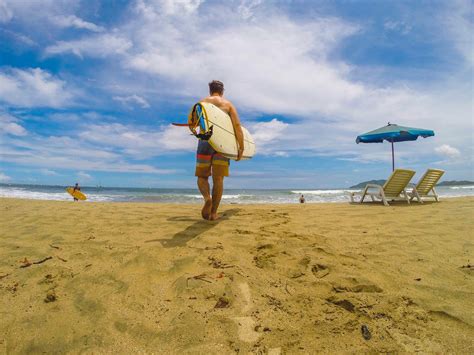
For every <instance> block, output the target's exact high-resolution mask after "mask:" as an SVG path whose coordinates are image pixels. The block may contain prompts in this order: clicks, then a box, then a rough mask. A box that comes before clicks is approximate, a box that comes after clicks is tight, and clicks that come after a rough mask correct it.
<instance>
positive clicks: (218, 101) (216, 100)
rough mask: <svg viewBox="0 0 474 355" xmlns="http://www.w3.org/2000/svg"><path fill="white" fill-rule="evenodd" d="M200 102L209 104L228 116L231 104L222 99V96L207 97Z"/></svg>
mask: <svg viewBox="0 0 474 355" xmlns="http://www.w3.org/2000/svg"><path fill="white" fill-rule="evenodd" d="M201 102H209V103H210V104H213V105H216V106H217V107H219V108H220V109H221V110H222V111H224V112H226V113H227V114H229V115H230V113H231V108H232V103H231V102H230V101H229V100H226V99H224V98H223V97H222V96H208V97H206V98H205V99H202V100H201Z"/></svg>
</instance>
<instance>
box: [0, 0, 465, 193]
mask: <svg viewBox="0 0 474 355" xmlns="http://www.w3.org/2000/svg"><path fill="white" fill-rule="evenodd" d="M472 13H473V9H472V2H470V1H449V2H448V1H416V2H413V1H388V0H387V1H375V0H372V1H329V0H328V1H316V0H312V1H305V0H300V1H290V0H285V1H284V0H281V1H259V0H239V1H237V0H235V1H226V2H222V1H211V0H207V1H206V0H130V1H124V0H115V1H114V0H108V1H101V2H100V1H88V0H87V1H85V0H84V1H80V0H43V1H39V0H38V1H32V0H21V1H17V0H0V43H1V46H0V125H1V126H0V182H10V183H37V184H72V183H74V182H76V181H79V182H80V183H82V184H83V185H97V184H101V185H103V186H139V187H193V186H194V185H195V178H194V150H195V146H196V143H197V142H196V140H195V139H194V138H193V137H192V136H190V135H189V134H188V132H187V131H186V130H185V129H182V128H175V127H172V126H171V125H170V123H171V122H175V121H184V120H185V117H186V115H187V112H188V111H189V109H190V107H191V106H192V105H193V104H194V103H195V102H196V101H198V100H199V99H200V98H202V97H204V96H206V94H207V90H208V87H207V83H208V82H209V81H210V80H212V79H219V80H222V81H223V82H224V83H225V86H226V97H227V98H228V99H230V100H231V101H233V102H234V104H235V105H236V106H237V109H238V110H239V113H240V116H241V120H242V122H243V123H244V125H245V126H246V127H247V128H248V129H249V130H250V132H251V133H252V134H253V135H254V137H255V140H256V143H257V150H258V153H257V155H256V156H255V158H254V159H252V160H250V161H244V162H232V164H231V178H228V179H227V180H226V186H228V187H233V188H245V187H250V188H286V187H288V188H317V187H343V186H348V185H351V184H354V183H357V182H359V181H362V180H367V179H373V178H384V177H386V176H387V175H388V174H389V173H390V170H391V162H390V160H391V155H390V145H389V144H388V143H384V144H359V145H357V144H355V137H356V136H357V135H358V134H360V133H363V132H367V131H370V130H372V129H375V128H378V127H381V126H383V125H385V124H386V123H387V122H388V121H390V122H393V123H398V124H401V125H405V126H412V127H421V128H429V129H434V130H435V132H436V136H435V137H432V138H428V139H419V140H418V141H416V142H404V143H400V144H397V145H396V165H397V166H398V167H405V168H413V169H415V170H417V171H418V172H419V173H418V174H420V175H421V174H422V173H423V171H424V170H425V169H426V168H428V167H437V168H442V169H445V170H446V171H447V173H446V175H445V178H446V179H448V180H453V179H474V176H473V175H474V173H473V132H474V131H473V63H474V60H473V40H472V33H473V20H472V18H473V17H472Z"/></svg>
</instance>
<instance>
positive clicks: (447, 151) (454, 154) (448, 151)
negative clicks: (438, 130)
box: [435, 144, 461, 158]
mask: <svg viewBox="0 0 474 355" xmlns="http://www.w3.org/2000/svg"><path fill="white" fill-rule="evenodd" d="M435 151H436V153H438V154H440V155H442V156H445V157H448V158H458V157H460V156H461V152H460V151H459V149H457V148H454V147H452V146H450V145H449V144H443V145H440V146H439V147H436V148H435Z"/></svg>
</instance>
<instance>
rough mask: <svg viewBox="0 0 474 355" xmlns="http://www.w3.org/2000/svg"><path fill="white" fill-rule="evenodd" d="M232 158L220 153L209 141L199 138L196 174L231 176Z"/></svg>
mask: <svg viewBox="0 0 474 355" xmlns="http://www.w3.org/2000/svg"><path fill="white" fill-rule="evenodd" d="M229 165H230V160H229V158H226V157H224V156H222V155H220V154H219V153H217V152H216V151H215V150H214V148H212V146H211V145H210V144H209V142H208V141H204V140H201V139H200V140H199V143H198V147H197V154H196V173H195V175H196V176H199V177H209V176H211V175H212V176H229Z"/></svg>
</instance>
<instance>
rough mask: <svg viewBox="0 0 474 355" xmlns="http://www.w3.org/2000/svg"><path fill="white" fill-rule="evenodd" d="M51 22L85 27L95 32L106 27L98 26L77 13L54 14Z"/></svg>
mask: <svg viewBox="0 0 474 355" xmlns="http://www.w3.org/2000/svg"><path fill="white" fill-rule="evenodd" d="M51 22H52V23H54V24H55V25H57V26H59V27H63V28H68V27H74V28H79V29H85V30H89V31H93V32H102V31H104V28H103V27H101V26H97V25H96V24H93V23H92V22H87V21H84V20H83V19H81V18H79V17H77V16H76V15H69V16H53V17H52V18H51Z"/></svg>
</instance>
